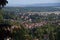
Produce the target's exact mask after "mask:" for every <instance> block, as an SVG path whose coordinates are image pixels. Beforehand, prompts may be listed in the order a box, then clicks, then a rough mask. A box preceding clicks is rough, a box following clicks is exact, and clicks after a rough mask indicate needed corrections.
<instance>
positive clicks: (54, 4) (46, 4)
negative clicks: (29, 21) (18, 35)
mask: <svg viewBox="0 0 60 40" xmlns="http://www.w3.org/2000/svg"><path fill="white" fill-rule="evenodd" d="M41 6H43V7H45V6H60V3H38V4H28V5H21V4H16V5H8V7H41Z"/></svg>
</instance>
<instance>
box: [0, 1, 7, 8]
mask: <svg viewBox="0 0 60 40" xmlns="http://www.w3.org/2000/svg"><path fill="white" fill-rule="evenodd" d="M7 3H8V1H7V0H0V8H2V7H4V6H5V5H6V4H7Z"/></svg>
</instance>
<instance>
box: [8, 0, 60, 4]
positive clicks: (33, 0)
mask: <svg viewBox="0 0 60 40" xmlns="http://www.w3.org/2000/svg"><path fill="white" fill-rule="evenodd" d="M37 3H60V0H8V4H7V5H28V4H37Z"/></svg>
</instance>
